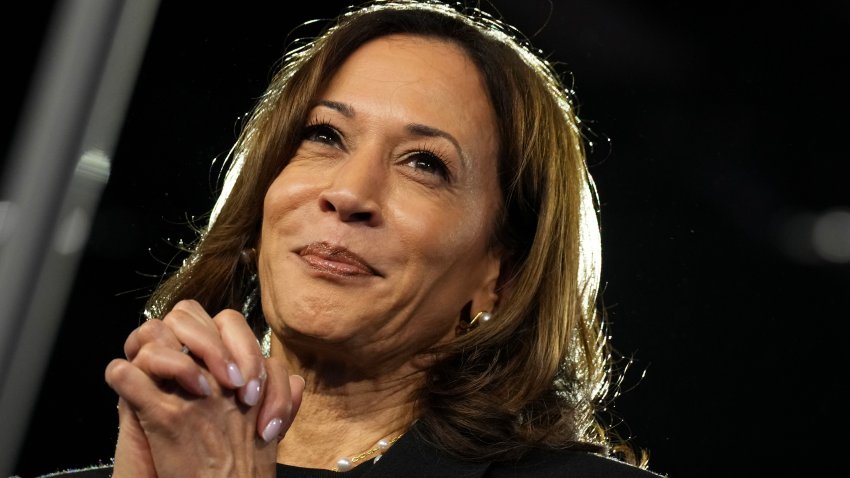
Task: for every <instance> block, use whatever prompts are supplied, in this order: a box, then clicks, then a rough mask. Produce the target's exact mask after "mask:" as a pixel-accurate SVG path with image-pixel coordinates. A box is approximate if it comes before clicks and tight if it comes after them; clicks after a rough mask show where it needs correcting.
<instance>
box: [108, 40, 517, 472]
mask: <svg viewBox="0 0 850 478" xmlns="http://www.w3.org/2000/svg"><path fill="white" fill-rule="evenodd" d="M307 125H308V127H307V128H306V130H307V133H306V134H305V136H304V139H303V141H302V143H301V146H300V147H299V149H298V151H297V152H296V154H295V156H294V157H293V158H291V160H290V162H289V163H288V164H287V166H286V167H285V168H284V169H283V171H282V172H281V174H280V175H279V176H278V178H276V180H275V181H274V183H273V184H272V185H271V187H270V188H269V190H268V192H267V194H266V198H265V203H264V208H263V228H262V234H261V242H260V245H259V246H260V247H259V255H258V267H259V275H260V283H261V284H262V288H261V289H262V305H263V311H264V313H265V316H266V318H267V320H268V322H269V325H270V326H271V328H272V331H273V336H272V357H270V358H269V359H266V360H263V359H262V357H261V356H260V355H259V351H258V349H257V348H256V340H254V339H253V336H252V335H251V332H250V330H249V329H248V327H247V325H245V323H244V320H243V321H240V320H237V319H238V317H237V316H238V313H236V312H235V311H223V312H221V313H219V314H217V315H215V316H214V317H210V316H209V315H207V312H206V311H204V310H203V309H202V308H201V307H200V306H199V305H198V304H197V303H195V302H193V301H185V302H182V303H180V304H178V306H177V307H175V310H174V311H172V312H171V313H169V314H168V315H167V316H166V317H165V319H164V320H163V321H162V323H161V324H159V325H151V326H148V325H147V324H146V325H144V326H142V327H140V328H139V329H137V330H136V331H134V332H133V333H132V334H131V336H130V337H129V338H128V340H127V344H126V347H125V352H127V357H128V359H127V360H123V359H117V360H116V361H113V363H111V364H110V366H109V368H108V369H107V374H106V375H107V382H108V383H110V385H111V386H112V387H113V388H114V389H115V390H116V391H117V392H118V394H119V396H120V397H121V405H122V406H121V407H119V417H120V419H121V431H120V433H119V443H118V449H117V450H116V475H115V476H154V475H153V474H151V472H152V470H153V469H155V471H156V473H157V475H158V476H159V477H160V478H162V477H165V476H178V475H179V476H185V471H186V470H187V469H193V468H192V467H193V466H203V465H204V464H205V463H204V462H205V461H207V462H208V461H211V460H210V459H209V457H210V456H211V455H210V454H214V456H216V457H217V459H216V460H212V461H216V462H217V463H216V466H222V465H221V464H222V463H224V464H225V465H227V470H228V471H227V472H226V473H220V474H219V475H215V474H213V473H215V472H214V471H212V470H215V469H216V466H210V467H208V468H204V469H209V470H210V474H203V476H273V465H274V460H275V458H276V460H277V461H278V462H282V463H288V464H292V465H298V466H305V467H314V468H331V467H333V465H334V463H335V461H336V459H337V458H339V457H341V456H346V455H347V456H351V455H355V454H357V453H359V452H361V451H363V450H366V449H368V448H370V447H371V446H372V445H373V444H374V443H375V442H376V441H378V440H379V439H381V438H386V437H393V436H395V435H396V434H397V433H398V432H401V431H403V430H404V429H406V428H407V427H409V426H410V424H411V423H412V421H413V420H414V419H415V418H416V416H417V415H418V411H417V409H416V406H415V403H414V401H413V395H414V393H415V391H417V390H418V389H419V388H420V387H421V385H422V383H423V380H424V376H425V369H426V368H427V366H428V364H429V362H430V360H431V359H432V358H433V357H430V356H429V355H428V354H423V353H424V352H425V351H427V350H428V349H429V348H430V347H432V346H434V345H436V344H439V343H442V342H444V341H446V340H449V339H450V338H452V337H453V336H454V334H455V327H456V325H457V324H458V320H460V318H461V317H462V315H463V310H464V308H465V307H470V310H472V311H473V312H472V313H473V314H474V313H475V312H476V311H479V310H493V309H494V308H495V306H496V303H497V299H498V297H497V295H496V292H495V287H496V283H497V280H498V273H499V265H500V261H499V256H498V253H496V252H495V251H493V250H491V248H490V247H489V246H490V238H491V236H492V225H493V223H494V219H495V214H496V212H497V211H498V209H499V204H500V201H501V198H500V195H499V188H498V182H497V177H496V169H497V168H496V158H497V153H498V151H497V145H498V137H497V128H496V119H495V114H494V112H493V108H492V106H491V104H490V103H489V98H488V95H487V93H486V90H485V88H484V83H483V80H482V78H481V75H480V73H479V72H478V70H477V69H476V67H475V66H474V64H473V63H472V62H471V61H470V60H469V58H468V57H467V56H466V55H465V53H464V52H463V50H462V49H460V48H459V47H457V46H456V45H453V44H451V43H447V42H444V41H440V40H435V39H428V38H424V37H416V36H410V35H393V36H387V37H382V38H379V39H376V40H373V41H371V42H369V43H367V44H365V45H363V46H362V47H360V48H359V49H358V50H356V51H355V52H354V53H353V54H352V55H351V56H350V57H349V58H348V59H347V60H346V62H344V64H343V65H342V66H341V68H340V70H339V71H338V72H337V73H336V74H335V75H334V76H333V77H332V79H331V81H330V82H329V84H328V86H327V88H326V89H325V90H324V91H322V92H321V93H320V94H319V95H318V97H317V98H316V105H315V107H314V108H313V110H312V111H311V112H310V114H309V116H308V122H307ZM340 251H342V252H340ZM210 319H212V320H210ZM154 322H155V321H154ZM182 344H186V345H187V346H188V347H189V349H190V350H191V352H192V355H191V356H190V355H187V354H184V353H181V352H180V347H181V346H182ZM228 364H231V367H230V368H228ZM233 366H236V368H238V369H239V370H240V371H241V372H242V375H243V380H242V381H239V380H233V378H234V377H233V375H232V374H231V373H229V372H232V370H233ZM201 376H203V377H206V381H207V382H208V384H210V387H205V386H204V385H203V384H202V380H201V379H200V377H201ZM305 379H306V386H305ZM173 382H176V383H177V384H178V385H180V387H179V390H178V391H177V392H175V391H174V390H173V389H172V388H169V387H163V386H162V384H163V383H173ZM252 390H253V391H252ZM248 402H250V403H248ZM163 404H165V406H163ZM125 405H126V406H125ZM163 409H165V410H166V411H165V412H163ZM296 413H297V419H294V416H295V414H296ZM211 416H215V417H217V418H216V419H210V418H209V417H211ZM275 418H277V419H280V421H281V422H282V423H281V425H280V432H281V433H282V432H284V431H285V436H284V437H283V439H282V441H280V442H279V443H278V445H277V447H276V450H275V449H274V447H271V446H268V444H269V442H266V441H265V439H251V438H249V437H258V436H261V437H262V436H263V432H264V431H267V429H266V427H267V426H269V425H268V424H269V423H271V422H272V420H273V419H275ZM272 431H274V432H275V434H276V433H277V429H276V428H275V429H273V430H272ZM210 437H216V439H215V440H214V439H211V438H210ZM217 437H223V438H217ZM145 441H147V443H145ZM186 442H191V444H188V443H186ZM274 442H275V441H271V442H270V443H274ZM180 450H182V451H185V453H184V452H182V451H180ZM275 455H276V456H275ZM218 457H221V459H218ZM270 457H271V458H270ZM119 465H120V466H119ZM122 470H128V471H127V472H126V473H123V472H122V473H119V471H122ZM270 470H271V471H270Z"/></svg>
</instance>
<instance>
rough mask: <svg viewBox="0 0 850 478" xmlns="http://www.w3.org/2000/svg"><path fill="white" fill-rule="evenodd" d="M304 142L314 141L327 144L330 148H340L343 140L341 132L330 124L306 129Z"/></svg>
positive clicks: (315, 125) (316, 125)
mask: <svg viewBox="0 0 850 478" xmlns="http://www.w3.org/2000/svg"><path fill="white" fill-rule="evenodd" d="M302 139H303V140H304V141H312V142H315V143H322V144H327V145H329V146H339V145H340V144H342V140H341V137H340V134H339V132H338V131H337V130H336V129H334V127H333V126H331V125H329V124H325V123H322V124H314V125H310V126H307V127H306V128H305V129H304V136H303V138H302Z"/></svg>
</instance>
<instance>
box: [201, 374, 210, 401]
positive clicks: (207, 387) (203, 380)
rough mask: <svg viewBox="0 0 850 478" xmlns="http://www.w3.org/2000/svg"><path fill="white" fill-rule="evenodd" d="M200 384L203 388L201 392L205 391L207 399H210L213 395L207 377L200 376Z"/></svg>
mask: <svg viewBox="0 0 850 478" xmlns="http://www.w3.org/2000/svg"><path fill="white" fill-rule="evenodd" d="M198 384H199V385H200V386H201V390H203V391H204V396H205V397H209V396H210V395H212V388H210V383H209V382H208V381H207V377H204V376H203V375H199V376H198Z"/></svg>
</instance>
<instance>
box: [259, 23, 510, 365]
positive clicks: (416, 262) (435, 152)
mask: <svg viewBox="0 0 850 478" xmlns="http://www.w3.org/2000/svg"><path fill="white" fill-rule="evenodd" d="M497 145H498V138H497V129H496V120H495V115H494V112H493V108H492V105H491V104H490V101H489V98H488V95H487V94H486V91H485V88H484V83H483V80H482V78H481V75H480V73H479V72H478V70H477V68H476V67H475V65H474V64H473V63H472V62H471V61H470V60H469V59H468V57H467V56H466V54H465V53H464V52H463V50H461V49H460V48H459V47H457V46H456V45H454V44H451V43H448V42H444V41H440V40H435V39H429V38H424V37H417V36H411V35H393V36H387V37H382V38H379V39H376V40H373V41H371V42H369V43H367V44H365V45H363V46H362V47H360V48H359V49H357V50H356V51H355V52H354V53H353V54H352V55H351V56H350V57H349V58H348V59H347V60H346V61H345V62H344V63H343V65H342V66H341V68H340V69H339V71H338V72H337V73H336V74H335V75H334V76H333V77H332V79H331V81H330V83H329V84H328V86H327V88H326V89H325V90H324V91H322V92H320V94H319V95H318V97H317V98H316V100H315V105H314V107H313V109H312V110H311V111H310V112H309V115H308V120H307V127H306V133H305V134H304V137H303V139H302V142H301V144H300V147H299V148H298V150H297V152H296V153H295V156H293V157H292V158H291V160H290V161H289V163H288V164H287V166H286V167H285V168H284V169H283V171H282V172H281V173H280V175H279V176H278V177H277V179H276V180H275V181H274V183H273V184H272V185H271V187H270V188H269V190H268V192H267V194H266V197H265V203H264V209H263V228H262V236H261V242H260V243H261V247H260V255H259V273H260V281H261V284H262V300H263V309H264V313H265V315H266V318H267V320H268V321H269V324H270V325H271V327H272V329H273V330H274V331H275V332H276V335H277V337H279V338H281V339H283V340H284V341H285V342H286V346H287V347H290V346H291V347H308V348H314V349H315V348H319V349H322V350H323V352H322V353H324V354H334V353H339V354H340V356H341V357H351V354H352V353H355V352H356V353H362V356H363V357H371V358H374V359H376V360H387V359H393V358H395V359H402V360H405V359H406V357H409V356H411V355H412V354H415V353H417V352H420V351H422V350H424V349H426V348H428V347H430V346H432V345H434V344H436V343H439V342H441V341H444V340H446V339H447V338H449V337H452V336H453V335H454V330H455V326H456V325H457V323H458V320H459V318H460V317H461V311H462V309H463V308H464V306H465V305H467V304H469V303H471V311H472V313H473V314H474V313H476V312H477V311H479V310H492V309H493V307H494V305H495V301H496V295H495V292H494V288H495V284H496V280H497V278H498V271H499V259H498V257H497V256H496V255H495V254H494V253H493V252H492V251H491V250H490V248H489V247H488V246H489V244H490V243H489V239H490V237H491V235H492V232H493V231H492V227H493V223H494V220H495V216H496V213H497V211H498V209H499V205H500V202H501V199H500V193H499V188H498V182H497V178H496V157H497V147H498V146H497Z"/></svg>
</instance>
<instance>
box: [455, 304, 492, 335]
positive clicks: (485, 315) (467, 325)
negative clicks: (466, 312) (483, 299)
mask: <svg viewBox="0 0 850 478" xmlns="http://www.w3.org/2000/svg"><path fill="white" fill-rule="evenodd" d="M492 318H493V314H492V313H490V312H487V311H486V310H482V311H481V312H479V313H477V314H475V317H473V318H472V320H470V321H469V322H465V321H463V320H461V322H460V323H459V324H458V326H457V332H458V335H461V334H465V333H467V332H469V331H470V330H472V329H474V328H476V327H478V325H479V324H485V323H487V322H489V321H490V320H491V319H492Z"/></svg>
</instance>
